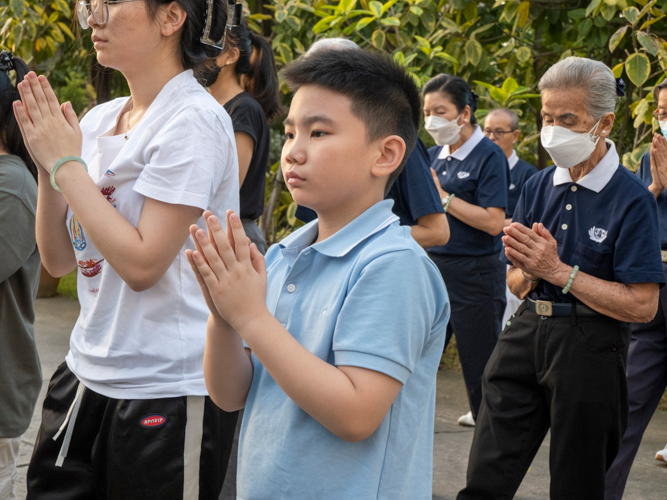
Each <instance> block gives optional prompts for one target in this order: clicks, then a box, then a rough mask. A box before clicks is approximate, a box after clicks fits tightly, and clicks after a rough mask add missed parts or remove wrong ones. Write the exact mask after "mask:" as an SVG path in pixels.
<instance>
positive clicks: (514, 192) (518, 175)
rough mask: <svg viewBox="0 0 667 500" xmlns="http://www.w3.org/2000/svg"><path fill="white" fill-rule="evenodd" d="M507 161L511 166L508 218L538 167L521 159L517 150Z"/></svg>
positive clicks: (506, 212)
mask: <svg viewBox="0 0 667 500" xmlns="http://www.w3.org/2000/svg"><path fill="white" fill-rule="evenodd" d="M507 162H508V163H509V167H510V186H509V189H508V191H507V209H506V210H505V215H506V216H507V218H508V219H511V218H512V215H513V214H514V209H515V208H516V204H517V202H518V201H519V195H521V190H522V189H523V185H524V184H525V183H526V181H527V180H528V179H530V178H531V177H532V176H533V175H535V174H536V173H537V169H536V168H535V167H534V166H532V165H531V164H530V163H528V162H525V161H523V160H520V159H519V157H518V156H517V154H516V151H514V152H512V156H510V157H509V158H508V159H507Z"/></svg>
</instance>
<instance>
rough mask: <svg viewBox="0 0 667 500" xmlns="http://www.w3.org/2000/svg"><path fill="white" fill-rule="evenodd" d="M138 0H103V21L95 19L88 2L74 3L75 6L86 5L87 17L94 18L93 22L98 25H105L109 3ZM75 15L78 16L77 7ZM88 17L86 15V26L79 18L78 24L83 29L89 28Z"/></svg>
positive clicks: (83, 0) (107, 18)
mask: <svg viewBox="0 0 667 500" xmlns="http://www.w3.org/2000/svg"><path fill="white" fill-rule="evenodd" d="M137 1H139V0H104V9H105V10H104V14H105V17H106V19H105V21H104V22H100V21H98V20H97V19H95V15H94V14H93V7H92V5H91V4H90V2H86V1H85V0H79V1H78V2H77V3H76V4H77V6H79V5H83V6H85V7H86V10H87V12H88V17H90V16H92V17H93V19H95V22H96V23H97V24H100V25H105V24H106V23H108V22H109V5H110V4H111V5H114V4H117V3H129V2H137ZM77 17H78V9H77ZM88 17H86V27H85V28H84V27H83V23H82V22H81V19H79V25H81V28H82V29H84V30H87V29H90V27H91V26H90V24H88Z"/></svg>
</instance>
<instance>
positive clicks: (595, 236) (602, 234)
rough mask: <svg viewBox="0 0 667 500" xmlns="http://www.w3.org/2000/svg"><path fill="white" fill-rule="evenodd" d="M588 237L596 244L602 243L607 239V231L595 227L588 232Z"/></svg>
mask: <svg viewBox="0 0 667 500" xmlns="http://www.w3.org/2000/svg"><path fill="white" fill-rule="evenodd" d="M588 236H589V237H590V239H592V240H593V241H594V242H596V243H602V242H603V241H604V240H605V238H606V237H607V230H606V229H602V228H598V227H595V226H593V227H592V228H590V229H589V230H588Z"/></svg>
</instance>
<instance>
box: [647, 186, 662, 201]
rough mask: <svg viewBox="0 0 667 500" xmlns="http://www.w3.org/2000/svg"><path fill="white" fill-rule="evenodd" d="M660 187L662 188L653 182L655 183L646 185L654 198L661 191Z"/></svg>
mask: <svg viewBox="0 0 667 500" xmlns="http://www.w3.org/2000/svg"><path fill="white" fill-rule="evenodd" d="M662 189H663V187H662V186H659V185H657V184H655V183H652V184H651V185H650V186H649V187H648V190H649V191H650V192H651V193H652V194H653V196H655V197H656V198H657V197H658V196H660V193H662Z"/></svg>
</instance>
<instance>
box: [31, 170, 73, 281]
mask: <svg viewBox="0 0 667 500" xmlns="http://www.w3.org/2000/svg"><path fill="white" fill-rule="evenodd" d="M38 192H39V195H38V197H37V219H36V221H35V227H36V237H37V247H38V248H39V255H40V257H41V258H42V264H44V267H45V268H46V270H47V271H48V272H49V274H50V275H51V276H54V277H60V276H64V275H66V274H67V273H69V272H71V271H72V270H73V269H75V268H76V257H75V255H74V248H73V247H72V241H71V239H70V235H69V232H68V231H67V226H66V225H65V221H66V219H67V202H66V201H65V198H64V197H63V195H62V194H60V193H59V192H57V191H56V190H55V189H53V187H51V183H50V181H49V174H48V173H47V172H46V171H45V170H44V169H42V168H40V169H39V187H38Z"/></svg>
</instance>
